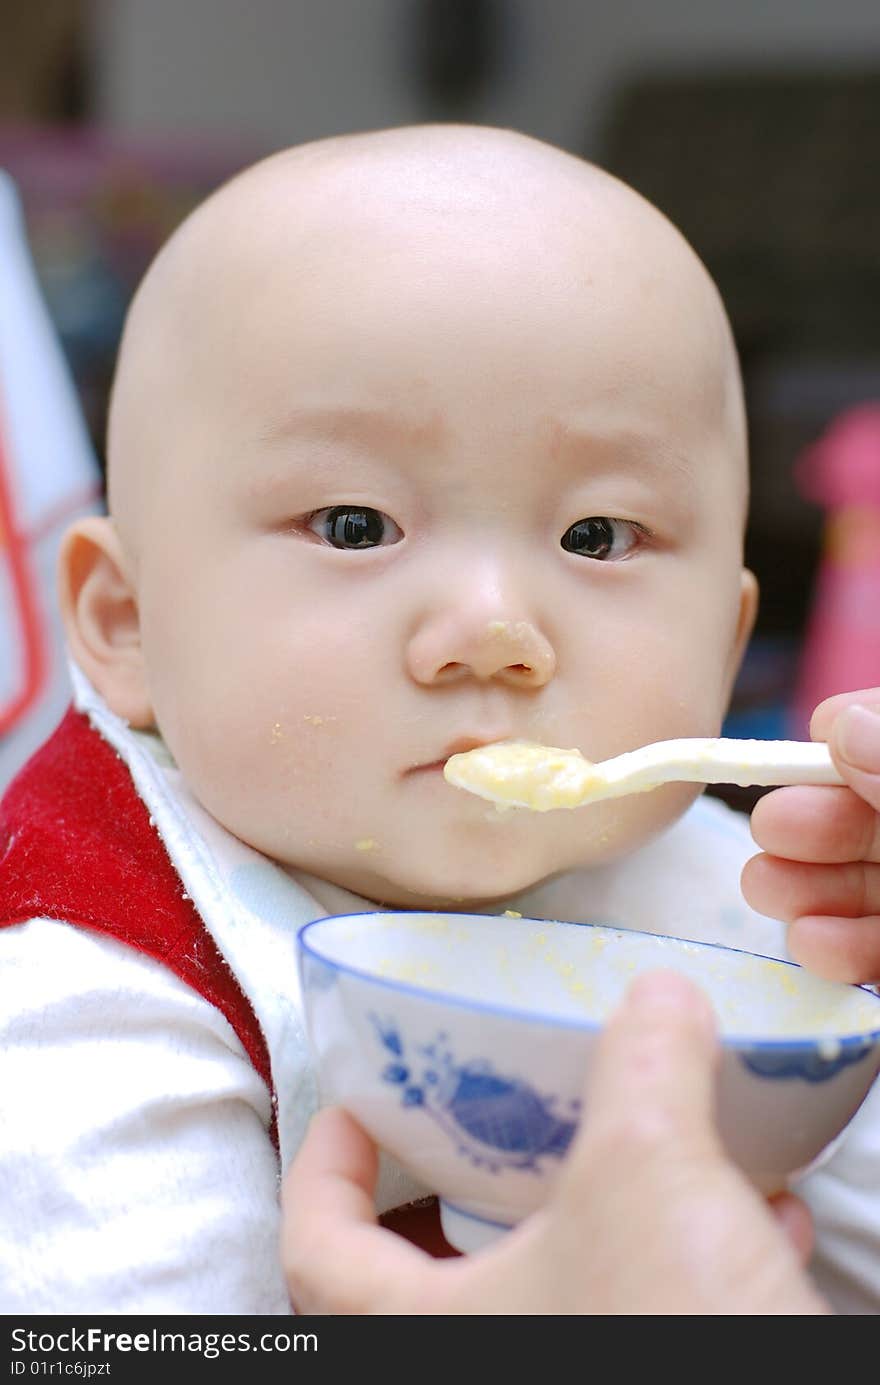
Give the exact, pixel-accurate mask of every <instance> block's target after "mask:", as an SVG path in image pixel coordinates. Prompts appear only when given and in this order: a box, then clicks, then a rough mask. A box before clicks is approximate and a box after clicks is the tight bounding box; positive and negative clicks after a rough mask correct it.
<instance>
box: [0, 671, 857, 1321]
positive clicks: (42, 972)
mask: <svg viewBox="0 0 880 1385" xmlns="http://www.w3.org/2000/svg"><path fill="white" fill-rule="evenodd" d="M75 684H76V699H77V704H78V705H79V706H80V708H81V709H83V710H85V711H86V712H87V713H88V715H89V717H90V718H91V720H92V722H93V724H94V725H95V726H96V727H97V728H98V730H99V731H100V732H101V733H102V734H103V735H104V736H105V737H106V739H107V740H108V741H110V743H111V744H113V745H114V746H115V747H116V749H117V750H118V751H119V753H120V754H121V755H122V757H123V759H124V760H125V761H126V763H127V764H128V766H129V769H130V772H131V774H132V778H133V780H134V783H135V785H136V787H137V790H138V792H139V793H140V795H141V797H142V799H143V800H144V802H145V804H146V805H147V807H148V809H149V812H150V814H151V816H152V818H153V821H154V824H155V827H156V829H157V830H158V832H159V833H160V835H161V836H162V838H163V840H164V842H165V844H166V847H167V848H168V850H169V853H170V855H171V857H172V860H173V861H174V864H175V866H176V868H177V870H178V872H179V874H180V877H181V880H182V883H183V887H184V889H185V890H186V892H187V893H188V894H189V895H190V896H191V898H192V899H193V901H194V903H195V905H196V907H197V908H198V910H199V912H200V914H201V916H202V918H203V919H204V920H205V922H206V926H207V927H208V929H209V931H210V933H211V934H212V936H213V938H214V940H215V942H216V943H217V945H218V947H219V949H220V951H221V953H222V955H223V956H224V958H225V959H226V961H227V962H228V964H229V966H230V967H231V969H232V971H233V972H234V974H235V976H236V978H237V979H238V982H239V984H240V986H241V988H242V990H243V991H244V993H245V995H246V996H247V998H248V999H249V1001H250V1003H251V1005H252V1006H253V1009H254V1012H255V1014H256V1017H257V1019H258V1021H259V1023H260V1026H261V1028H262V1030H263V1034H264V1036H265V1039H266V1043H267V1046H268V1049H269V1054H270V1059H271V1064H272V1071H273V1074H274V1077H275V1083H276V1088H277V1097H278V1110H277V1117H278V1130H279V1140H280V1153H281V1168H282V1169H284V1168H286V1167H287V1165H288V1164H289V1163H290V1161H291V1159H292V1158H293V1155H294V1154H295V1152H296V1149H297V1147H298V1145H299V1142H300V1140H301V1139H302V1135H303V1133H304V1130H305V1127H306V1124H307V1122H308V1120H309V1118H310V1116H311V1114H312V1112H313V1111H314V1109H315V1105H316V1100H317V1098H316V1089H315V1081H314V1073H313V1070H312V1065H311V1061H310V1056H309V1050H308V1045H307V1041H306V1036H305V1031H304V1026H303V1021H302V1011H301V1004H300V997H299V989H298V982H297V968H296V933H297V929H298V928H299V926H300V924H302V923H304V922H306V921H307V920H308V919H310V918H315V917H320V916H322V915H323V914H326V913H349V912H355V911H358V910H363V909H371V908H374V907H375V906H374V905H371V904H370V903H369V902H367V901H365V900H361V899H358V898H357V897H356V896H354V895H352V894H350V893H349V892H348V891H346V890H342V889H339V888H338V887H335V886H332V885H329V884H327V882H324V881H318V880H316V879H314V878H311V877H308V876H305V875H302V874H298V873H296V872H286V871H284V870H282V869H281V868H280V867H279V866H277V865H275V864H274V863H273V862H271V861H269V860H268V859H266V858H265V857H263V856H261V855H260V854H259V853H257V852H255V851H253V850H252V849H251V848H249V847H247V846H245V845H244V844H243V843H242V842H240V841H239V840H238V839H237V838H235V837H233V836H231V835H230V834H229V833H227V832H226V831H225V830H224V829H223V828H222V827H220V825H219V824H218V823H217V822H215V821H214V819H212V818H211V817H209V815H208V814H207V813H205V812H204V810H203V809H202V808H201V807H200V806H199V805H198V804H197V803H196V802H195V800H194V799H193V797H192V795H191V794H190V793H189V791H188V789H187V788H186V786H185V784H184V783H183V781H182V779H181V776H180V774H179V772H178V771H177V769H176V768H175V767H174V765H173V763H172V762H171V760H170V757H169V756H168V753H167V751H166V750H165V748H164V746H163V745H162V743H161V741H159V739H158V738H157V737H155V736H149V735H145V734H142V733H133V732H131V731H130V730H129V729H128V728H127V727H126V726H125V725H124V723H122V722H121V721H119V719H118V718H116V717H115V716H113V714H112V713H110V712H109V711H108V709H107V708H106V706H105V705H104V704H103V703H102V702H101V700H100V698H98V696H97V695H96V694H95V692H94V691H93V690H92V689H91V688H90V687H89V686H88V685H87V683H86V682H85V680H84V679H82V678H81V676H79V675H77V676H76V677H75ZM753 852H754V846H753V845H752V843H751V838H750V836H749V832H748V826H747V823H746V821H745V819H744V818H742V817H741V816H740V815H739V814H735V813H732V812H730V811H729V810H728V809H726V808H725V807H724V806H723V805H721V804H719V803H717V802H715V801H713V800H709V799H705V798H704V799H700V800H698V801H697V802H696V803H695V804H694V806H693V807H692V808H691V809H690V811H689V812H688V813H687V814H686V815H685V816H684V817H683V818H682V819H681V820H680V821H679V822H678V823H676V824H675V825H674V826H673V827H672V828H671V829H669V831H667V832H666V833H665V834H663V836H662V837H661V838H658V839H657V840H656V841H654V842H652V843H650V844H649V845H648V846H645V847H643V848H642V849H641V850H640V851H638V852H635V853H633V854H632V855H631V856H630V857H628V858H627V859H626V860H624V861H622V862H619V863H615V864H614V865H609V866H604V867H600V868H598V869H593V870H590V871H584V872H579V873H575V874H572V875H569V876H566V877H560V878H558V879H556V880H553V881H551V882H548V883H547V884H545V885H542V886H539V887H537V888H536V889H534V890H530V891H527V892H526V893H524V894H522V895H520V896H518V897H517V898H516V899H514V900H508V901H506V903H505V905H503V906H498V912H501V911H502V910H503V908H504V907H508V908H511V907H512V908H516V909H518V910H519V911H520V912H521V913H524V914H528V915H537V916H538V917H559V918H567V919H571V920H574V921H584V922H588V921H601V922H604V923H608V924H611V925H614V926H617V927H627V928H638V929H643V930H645V931H649V932H658V933H673V934H677V935H678V936H681V937H688V938H693V939H696V940H704V941H712V942H726V943H729V944H731V945H733V946H736V947H741V948H747V949H750V950H753V951H756V952H763V953H765V954H767V955H773V956H784V955H785V952H784V942H783V930H782V927H781V925H779V924H777V923H775V922H774V921H772V920H769V919H766V918H763V917H762V916H760V915H758V914H755V913H754V912H753V911H752V910H750V909H749V908H748V906H747V905H746V904H745V903H744V901H743V900H742V897H741V896H740V894H739V888H738V881H739V872H740V869H741V867H742V865H743V863H744V862H745V860H746V859H747V858H748V857H749V856H750V855H752V854H753ZM0 978H2V981H0V1045H2V1058H0V1062H2V1067H0V1123H2V1124H0V1198H2V1207H3V1214H2V1222H0V1312H3V1313H5V1314H13V1313H58V1312H64V1313H76V1314H80V1313H88V1312H98V1313H193V1314H251V1313H258V1314H273V1313H274V1314H283V1313H289V1312H290V1307H289V1304H288V1300H287V1295H286V1291H285V1287H284V1282H283V1278H282V1275H281V1271H280V1268H279V1264H278V1256H277V1239H278V1219H279V1214H278V1190H279V1167H278V1159H277V1157H276V1154H275V1151H274V1149H273V1147H272V1143H271V1140H270V1137H269V1133H268V1129H269V1122H270V1118H271V1109H270V1098H269V1093H268V1091H267V1089H266V1087H265V1084H264V1083H263V1082H262V1080H261V1079H260V1077H259V1076H258V1075H257V1073H256V1072H255V1070H254V1068H253V1067H252V1065H251V1063H250V1061H249V1059H248V1058H247V1056H246V1054H245V1052H244V1050H243V1048H242V1045H241V1043H240V1042H239V1040H238V1038H237V1037H236V1035H235V1033H234V1032H233V1030H232V1028H231V1026H230V1025H229V1023H228V1022H227V1020H226V1019H225V1018H224V1017H223V1016H222V1015H221V1014H220V1013H219V1011H217V1010H216V1009H215V1008H214V1007H213V1006H212V1005H211V1004H209V1003H208V1002H207V1001H205V1000H203V999H202V997H201V996H199V995H197V994H196V993H195V992H194V991H192V990H191V989H190V988H189V987H188V986H187V985H186V984H185V983H184V982H183V981H181V980H180V979H179V978H178V977H176V976H175V975H174V974H173V973H172V972H170V971H169V970H167V968H165V967H163V966H162V965H161V964H160V963H158V962H156V961H154V960H153V959H151V958H149V957H146V956H145V955H143V954H142V953H139V952H137V951H135V950H134V949H133V948H130V947H127V946H126V945H125V944H123V943H119V942H117V941H115V940H113V939H110V938H107V937H102V936H100V935H98V934H96V933H90V932H89V931H88V930H87V929H84V928H76V927H71V926H69V925H67V924H65V923H61V922H57V921H50V920H47V919H32V920H31V921H29V922H27V923H23V924H18V925H15V926H13V927H8V928H5V929H4V930H3V931H2V934H0ZM426 1191H429V1190H427V1189H424V1188H421V1187H419V1186H418V1185H417V1184H415V1183H413V1182H412V1180H410V1179H409V1178H408V1176H407V1175H406V1174H404V1173H403V1172H402V1171H401V1170H399V1169H397V1168H396V1167H395V1166H394V1165H393V1164H391V1162H390V1161H387V1162H386V1164H385V1166H384V1172H383V1177H382V1180H381V1183H380V1190H379V1193H378V1194H377V1206H378V1207H379V1209H380V1210H383V1209H385V1208H387V1207H391V1206H395V1205H398V1204H399V1203H401V1202H404V1201H406V1200H408V1199H410V1198H412V1197H415V1196H419V1195H420V1194H422V1193H424V1192H426ZM799 1191H801V1192H802V1194H803V1195H804V1196H806V1197H808V1199H809V1201H810V1203H811V1206H812V1207H813V1211H814V1216H815V1217H816V1220H817V1227H818V1233H819V1245H820V1250H819V1253H818V1255H817V1257H816V1261H815V1264H814V1267H813V1268H814V1272H815V1273H816V1276H817V1278H818V1281H819V1283H820V1287H822V1288H823V1289H824V1290H825V1291H826V1292H827V1293H829V1295H830V1296H831V1297H832V1299H833V1302H834V1305H835V1307H836V1308H837V1309H838V1311H841V1312H849V1313H856V1312H869V1313H870V1312H876V1311H878V1308H880V1087H878V1088H875V1090H874V1092H873V1094H872V1096H871V1097H869V1099H868V1102H866V1104H865V1106H864V1107H863V1108H862V1110H861V1111H860V1112H859V1114H858V1116H857V1117H856V1119H855V1120H854V1121H853V1122H852V1124H851V1125H850V1127H849V1129H848V1131H847V1133H846V1136H845V1137H844V1138H843V1140H842V1141H841V1142H840V1144H839V1145H838V1146H837V1147H836V1149H835V1151H834V1153H833V1154H832V1156H831V1157H830V1158H829V1159H828V1160H827V1161H826V1163H825V1164H824V1165H823V1166H821V1167H819V1168H818V1169H817V1170H816V1171H814V1172H813V1173H811V1174H810V1175H808V1176H807V1178H806V1179H805V1180H804V1183H803V1185H802V1187H801V1188H800V1189H799Z"/></svg>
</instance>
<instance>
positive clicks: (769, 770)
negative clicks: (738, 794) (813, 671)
mask: <svg viewBox="0 0 880 1385" xmlns="http://www.w3.org/2000/svg"><path fill="white" fill-rule="evenodd" d="M593 772H594V774H596V775H597V776H600V777H601V779H602V780H603V781H604V782H605V784H607V786H608V788H609V789H612V788H613V789H614V790H619V791H620V792H621V793H632V792H638V791H639V790H640V789H647V788H652V787H654V786H655V785H658V784H666V783H671V782H686V783H692V784H738V785H740V786H741V787H743V788H746V787H748V786H749V785H753V784H759V785H764V786H769V785H781V784H842V783H843V780H842V779H841V777H840V775H839V774H838V773H837V770H836V769H835V768H834V763H833V761H832V759H831V755H830V754H829V751H828V747H827V745H825V744H824V743H823V742H821V741H755V740H734V739H732V738H727V739H726V738H724V737H698V738H695V739H690V740H675V741H656V742H655V743H654V744H653V745H644V746H641V747H640V748H639V749H638V750H630V751H627V752H626V753H625V754H623V755H617V756H615V757H614V758H613V759H611V760H605V761H604V762H603V763H601V764H598V765H594V766H593Z"/></svg>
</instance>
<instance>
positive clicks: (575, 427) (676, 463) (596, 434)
mask: <svg viewBox="0 0 880 1385" xmlns="http://www.w3.org/2000/svg"><path fill="white" fill-rule="evenodd" d="M546 424H547V428H548V440H549V445H550V450H551V453H552V454H554V455H555V456H557V457H559V458H561V459H565V460H568V461H569V462H571V464H572V465H573V466H574V467H576V468H577V469H580V468H581V467H584V468H585V469H587V470H589V472H590V473H591V474H594V473H599V472H603V471H611V472H617V471H620V470H621V468H622V467H623V468H625V469H627V470H629V471H632V472H634V473H638V474H641V475H643V476H644V477H645V478H646V479H650V478H652V477H654V478H656V477H657V476H658V475H662V474H666V475H668V474H669V472H670V471H671V472H672V473H673V474H675V475H677V478H678V479H679V480H680V481H687V482H691V483H692V482H693V481H694V480H695V474H694V470H695V469H694V462H693V460H692V459H691V458H690V457H688V456H687V455H686V453H685V452H683V451H682V450H681V449H680V448H678V447H673V446H671V445H670V443H669V441H668V440H667V439H665V438H655V437H651V436H649V435H648V434H647V433H642V432H639V431H637V430H635V429H632V428H620V429H616V428H614V429H599V428H593V427H590V426H589V424H580V423H575V422H573V421H572V420H569V419H561V418H555V417H554V418H550V419H547V420H546Z"/></svg>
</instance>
